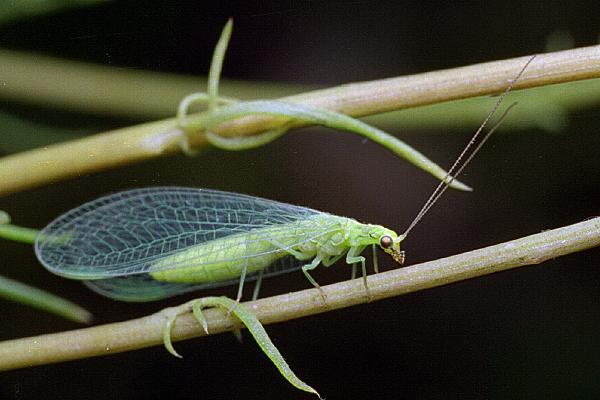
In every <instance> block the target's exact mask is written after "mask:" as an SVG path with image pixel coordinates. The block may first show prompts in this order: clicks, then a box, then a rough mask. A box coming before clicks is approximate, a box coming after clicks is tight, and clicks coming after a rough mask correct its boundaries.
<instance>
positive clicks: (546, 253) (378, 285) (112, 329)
mask: <svg viewBox="0 0 600 400" xmlns="http://www.w3.org/2000/svg"><path fill="white" fill-rule="evenodd" d="M596 246H600V218H594V219H590V220H587V221H584V222H580V223H577V224H573V225H569V226H565V227H562V228H558V229H553V230H549V231H545V232H542V233H538V234H535V235H531V236H526V237H524V238H521V239H517V240H513V241H510V242H505V243H501V244H498V245H494V246H490V247H486V248H483V249H479V250H474V251H471V252H467V253H463V254H459V255H455V256H451V257H447V258H443V259H440V260H435V261H430V262H426V263H422V264H418V265H412V266H409V267H405V268H398V269H395V270H391V271H387V272H383V273H379V274H376V275H371V276H369V278H368V283H369V289H370V292H371V295H372V296H373V300H381V299H385V298H389V297H394V296H399V295H402V294H406V293H410V292H414V291H418V290H423V289H429V288H432V287H436V286H442V285H446V284H449V283H452V282H457V281H461V280H465V279H470V278H475V277H478V276H482V275H487V274H491V273H494V272H499V271H504V270H508V269H511V268H517V267H522V266H526V265H532V264H539V263H541V262H543V261H546V260H549V259H552V258H556V257H559V256H562V255H565V254H570V253H574V252H578V251H582V250H585V249H589V248H592V247H596ZM323 290H324V291H325V292H326V294H327V307H324V306H323V303H322V298H321V294H320V293H319V291H318V290H316V289H308V290H303V291H299V292H294V293H288V294H284V295H279V296H274V297H269V298H265V299H261V300H257V301H253V302H248V303H245V305H246V307H247V308H248V309H249V310H251V311H252V312H253V313H255V315H256V316H257V317H258V318H259V319H260V321H261V322H262V323H263V324H271V323H276V322H282V321H287V320H290V319H295V318H300V317H305V316H309V315H314V314H319V313H323V312H329V311H332V310H335V309H338V308H344V307H349V306H353V305H357V304H361V303H365V302H366V301H367V299H366V296H365V291H364V286H363V282H362V279H360V278H359V279H354V280H350V281H345V282H339V283H336V284H333V285H328V286H324V287H323ZM205 317H206V320H207V322H208V327H209V331H210V333H211V334H212V333H220V332H225V331H229V330H231V329H232V327H233V326H234V324H235V322H234V321H233V320H232V318H231V317H229V316H228V315H227V313H224V312H222V311H221V310H217V309H212V310H206V311H205ZM164 323H165V318H164V314H161V313H160V312H159V313H156V314H153V315H150V316H147V317H143V318H138V319H135V320H130V321H125V322H118V323H113V324H108V325H102V326H96V327H92V328H86V329H78V330H74V331H70V332H62V333H55V334H49V335H41V336H35V337H29V338H23V339H16V340H9V341H5V342H2V343H0V370H10V369H17V368H24V367H29V366H34V365H40V364H49V363H56V362H61V361H68V360H75V359H81V358H86V357H94V356H100V355H104V354H113V353H120V352H124V351H129V350H134V349H139V348H143V347H149V346H155V345H158V344H161V343H162V328H163V325H164ZM204 335H205V333H204V331H203V329H202V328H201V327H200V326H199V324H198V323H197V322H196V320H195V319H194V318H193V317H192V316H191V315H184V316H182V317H180V318H178V319H177V321H176V324H175V326H174V329H173V332H172V338H173V340H182V339H187V338H191V337H197V336H204Z"/></svg>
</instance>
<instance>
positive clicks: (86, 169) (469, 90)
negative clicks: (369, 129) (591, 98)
mask: <svg viewBox="0 0 600 400" xmlns="http://www.w3.org/2000/svg"><path fill="white" fill-rule="evenodd" d="M529 58H530V56H525V57H518V58H513V59H509V60H503V61H494V62H488V63H483V64H477V65H472V66H467V67H461V68H454V69H448V70H442V71H436V72H427V73H423V74H417V75H412V76H406V77H398V78H389V79H382V80H377V81H371V82H363V83H354V84H347V85H342V86H339V87H335V88H330V89H324V90H317V91H313V92H309V93H305V94H301V95H296V96H290V97H285V98H283V99H281V100H283V101H286V102H291V103H300V104H306V105H310V106H314V107H322V108H325V109H329V110H333V111H337V112H341V113H344V114H347V115H351V116H354V117H360V116H365V115H370V114H377V113H382V112H386V111H392V110H399V109H404V108H409V107H417V106H422V105H426V104H433V103H439V102H443V101H449V100H456V99H462V98H467V97H473V96H481V95H486V94H497V93H500V92H502V91H503V89H504V88H505V87H506V84H507V82H508V81H509V80H510V79H513V78H514V77H515V76H516V74H517V73H518V71H519V70H520V69H521V68H522V67H523V65H525V63H526V62H527V60H528V59H529ZM597 77H600V46H591V47H583V48H579V49H573V50H567V51H560V52H555V53H547V54H541V55H538V56H537V58H536V59H535V61H534V62H533V63H532V64H531V65H530V66H529V68H528V69H527V71H526V72H525V74H524V76H523V77H522V78H521V79H520V80H519V82H517V83H516V84H515V89H524V88H530V87H536V86H543V85H550V84H554V83H561V82H570V81H576V80H581V79H588V78H597ZM278 124H281V120H279V119H277V118H272V117H268V116H249V117H243V118H239V119H237V120H234V121H230V122H225V123H223V124H221V125H220V126H218V127H215V129H214V131H215V133H218V134H220V135H224V136H235V135H251V134H255V133H258V132H263V131H266V130H269V129H273V128H275V127H277V126H278ZM300 125H301V124H298V126H300ZM198 133H199V134H198V135H193V136H194V137H193V140H191V143H190V145H191V147H192V148H193V149H199V148H201V147H203V146H206V145H207V143H206V140H205V137H204V135H203V134H202V132H198ZM183 138H184V133H183V132H182V131H181V130H180V129H179V128H178V127H177V126H176V120H175V119H166V120H161V121H156V122H150V123H147V124H142V125H136V126H132V127H128V128H123V129H119V130H115V131H109V132H106V133H102V134H98V135H95V136H93V137H90V138H85V139H79V140H75V141H72V142H67V143H64V144H56V145H51V146H47V147H45V148H42V149H36V150H31V151H27V152H23V153H18V154H15V155H11V156H8V157H4V158H3V159H0V195H1V194H8V193H13V192H16V191H19V190H24V189H27V188H32V187H36V186H40V185H43V184H46V183H49V182H55V181H57V180H61V179H65V178H68V177H72V176H79V175H81V174H86V173H90V172H94V171H99V170H103V169H107V168H112V167H116V166H120V165H123V164H129V163H133V162H137V161H141V160H145V159H149V158H153V157H158V156H161V155H166V154H173V153H176V152H179V151H181V146H180V144H181V141H182V139H183Z"/></svg>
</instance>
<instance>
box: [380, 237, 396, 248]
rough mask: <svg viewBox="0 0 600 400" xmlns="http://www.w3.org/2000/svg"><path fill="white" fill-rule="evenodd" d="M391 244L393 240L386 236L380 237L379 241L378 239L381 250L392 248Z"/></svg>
mask: <svg viewBox="0 0 600 400" xmlns="http://www.w3.org/2000/svg"><path fill="white" fill-rule="evenodd" d="M393 243H394V240H393V239H392V238H391V237H389V236H387V235H385V236H382V237H381V239H379V245H380V246H381V248H382V249H389V248H390V247H392V244H393Z"/></svg>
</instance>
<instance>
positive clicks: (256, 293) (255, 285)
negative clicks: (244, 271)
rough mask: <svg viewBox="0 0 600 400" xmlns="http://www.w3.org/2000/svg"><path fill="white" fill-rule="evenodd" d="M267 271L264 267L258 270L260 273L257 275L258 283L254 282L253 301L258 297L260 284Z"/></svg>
mask: <svg viewBox="0 0 600 400" xmlns="http://www.w3.org/2000/svg"><path fill="white" fill-rule="evenodd" d="M264 273H265V270H264V269H261V270H260V271H258V275H257V277H256V283H255V284H254V291H253V292H252V301H254V300H256V299H258V292H259V291H260V284H261V283H262V278H263V274H264Z"/></svg>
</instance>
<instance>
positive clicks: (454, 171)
mask: <svg viewBox="0 0 600 400" xmlns="http://www.w3.org/2000/svg"><path fill="white" fill-rule="evenodd" d="M534 58H535V55H534V56H532V57H531V58H530V59H529V60H528V61H527V63H525V65H524V66H523V68H521V71H519V73H518V74H517V76H516V77H515V79H512V80H510V81H509V83H508V86H507V87H506V89H504V91H503V92H502V94H501V95H500V97H499V98H498V101H497V102H496V104H495V105H494V107H493V108H492V110H491V111H490V112H489V114H488V115H487V117H485V119H484V120H483V122H482V123H481V125H480V126H479V128H478V129H477V131H476V132H475V134H474V135H473V137H472V138H471V140H470V141H469V143H467V145H466V146H465V148H464V150H463V151H462V152H461V153H460V155H459V156H458V157H457V159H456V161H454V164H452V167H450V169H449V170H448V172H447V173H446V176H445V177H444V179H442V181H441V182H440V183H439V184H438V186H437V187H436V188H435V190H434V191H433V193H432V194H431V196H429V199H427V201H426V202H425V204H424V205H423V207H422V208H421V211H419V213H418V214H417V216H416V217H415V218H414V219H413V221H412V222H411V223H410V225H409V226H408V228H407V229H406V231H404V233H403V234H402V235H401V237H402V238H403V239H404V238H405V237H406V236H407V235H408V233H409V232H410V231H411V230H412V229H413V228H414V227H415V225H417V223H418V222H419V221H420V220H421V219H422V218H423V217H424V216H425V214H427V212H428V211H429V209H430V208H431V207H432V206H433V205H434V204H435V203H436V202H437V201H438V200H439V199H440V197H441V196H442V194H444V192H445V191H446V189H448V186H449V185H450V183H452V181H453V180H454V179H456V178H457V177H458V175H460V173H461V172H462V171H463V169H464V168H465V167H466V166H467V165H468V164H469V163H470V162H471V160H472V159H473V157H475V155H476V154H477V153H478V152H479V150H480V149H481V147H482V146H483V145H484V144H485V142H486V141H487V140H488V139H489V138H490V136H491V135H492V133H494V131H495V130H496V129H498V127H499V126H500V124H502V121H504V119H505V118H506V116H507V115H508V112H509V111H510V110H511V109H512V108H513V107H514V106H515V105H517V103H516V102H515V103H512V104H511V105H510V106H508V108H507V109H506V110H505V111H504V113H502V115H501V116H500V118H499V119H498V121H497V122H496V123H495V124H494V126H492V128H491V129H490V130H489V131H488V132H487V133H486V134H485V135H484V136H483V138H482V139H481V141H480V142H479V143H478V144H477V145H476V146H475V148H474V149H473V151H472V152H471V153H470V154H469V155H468V156H467V158H466V159H465V161H464V162H463V163H462V164H461V161H462V159H463V157H465V155H467V153H468V151H469V149H471V147H473V145H474V144H475V142H477V139H478V138H479V135H480V134H481V132H482V131H483V128H485V126H486V125H487V123H488V122H489V120H490V119H491V118H492V117H493V116H494V114H495V113H496V111H498V108H499V107H500V104H501V103H502V101H504V98H505V97H506V95H508V92H510V91H511V89H512V88H513V86H514V84H515V83H516V82H517V81H518V80H519V78H521V76H522V75H523V73H524V72H525V70H526V69H527V67H528V66H529V64H531V62H532V61H533V60H534Z"/></svg>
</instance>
